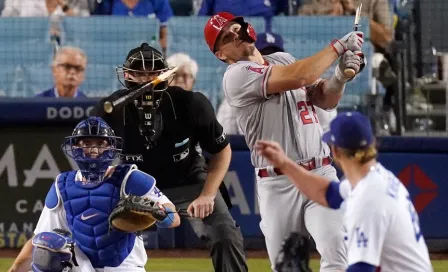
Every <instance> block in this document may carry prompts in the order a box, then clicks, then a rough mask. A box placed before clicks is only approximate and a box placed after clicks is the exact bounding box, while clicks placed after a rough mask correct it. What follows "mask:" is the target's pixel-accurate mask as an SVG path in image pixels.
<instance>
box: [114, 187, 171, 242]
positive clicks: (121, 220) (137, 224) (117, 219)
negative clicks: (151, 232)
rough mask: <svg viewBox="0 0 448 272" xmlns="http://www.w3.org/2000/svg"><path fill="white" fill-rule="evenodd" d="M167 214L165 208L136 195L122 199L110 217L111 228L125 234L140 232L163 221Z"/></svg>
mask: <svg viewBox="0 0 448 272" xmlns="http://www.w3.org/2000/svg"><path fill="white" fill-rule="evenodd" d="M166 217H167V213H166V212H165V209H164V208H163V206H161V205H160V206H159V205H158V203H155V202H154V201H151V200H149V199H147V198H143V197H140V196H135V195H127V196H125V197H123V198H122V199H120V201H119V202H118V204H117V206H116V207H115V209H114V210H113V211H112V213H111V214H110V216H109V225H110V227H111V228H113V229H115V230H119V231H125V232H131V233H133V232H138V231H142V230H145V229H147V228H149V227H150V226H152V225H153V224H154V223H155V222H156V221H163V220H164V219H165V218H166Z"/></svg>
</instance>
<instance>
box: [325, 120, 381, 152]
mask: <svg viewBox="0 0 448 272" xmlns="http://www.w3.org/2000/svg"><path fill="white" fill-rule="evenodd" d="M374 138H375V136H374V135H373V130H372V125H371V124H370V121H369V119H368V118H367V117H366V116H365V115H363V114H361V113H359V112H356V111H352V112H343V113H340V114H338V115H337V116H336V118H334V119H333V121H331V123H330V130H329V131H327V132H325V133H324V135H322V141H324V142H326V143H328V144H333V145H335V146H337V147H342V148H346V149H364V148H366V147H368V146H370V145H371V144H372V143H373V140H374Z"/></svg>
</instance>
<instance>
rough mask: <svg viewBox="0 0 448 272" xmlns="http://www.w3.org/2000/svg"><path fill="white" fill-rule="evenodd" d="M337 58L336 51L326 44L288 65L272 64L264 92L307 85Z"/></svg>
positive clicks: (269, 92)
mask: <svg viewBox="0 0 448 272" xmlns="http://www.w3.org/2000/svg"><path fill="white" fill-rule="evenodd" d="M337 58H338V55H337V53H336V51H335V50H334V49H333V48H332V47H331V46H328V47H326V48H325V49H323V50H321V51H320V52H318V53H317V54H315V55H313V56H311V57H308V58H304V59H301V60H298V61H296V62H294V63H291V64H289V65H274V66H273V67H272V68H271V73H270V75H269V79H268V83H267V90H266V92H267V93H268V94H273V93H280V92H286V91H289V90H294V89H299V88H302V87H305V86H309V85H311V84H313V83H314V82H315V81H316V80H318V79H319V78H320V77H321V76H322V74H323V73H324V72H325V71H326V70H327V69H328V68H330V66H331V65H332V64H333V62H334V61H335V60H336V59H337Z"/></svg>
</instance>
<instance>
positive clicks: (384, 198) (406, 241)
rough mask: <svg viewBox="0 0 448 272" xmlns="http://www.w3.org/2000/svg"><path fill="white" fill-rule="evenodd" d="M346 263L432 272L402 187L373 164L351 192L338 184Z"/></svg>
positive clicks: (395, 271)
mask: <svg viewBox="0 0 448 272" xmlns="http://www.w3.org/2000/svg"><path fill="white" fill-rule="evenodd" d="M340 193H341V196H342V197H343V198H344V199H345V203H344V209H345V220H344V221H345V227H346V231H347V237H346V242H347V247H348V264H349V265H352V264H355V263H358V262H365V263H368V264H370V265H374V266H377V267H381V272H404V271H406V272H413V271H415V272H417V271H418V272H428V271H433V270H432V266H431V261H430V259H429V254H428V248H427V246H426V244H425V240H424V238H423V235H422V233H421V230H420V225H419V220H418V214H417V212H416V211H415V209H414V205H413V204H412V201H411V199H410V196H409V192H408V190H407V189H406V187H404V185H403V184H402V183H401V182H400V181H399V180H398V178H396V177H395V176H394V174H393V173H392V172H390V171H388V170H387V169H385V168H384V167H383V166H382V165H381V164H379V163H377V164H376V166H374V167H372V169H371V171H370V172H369V173H368V174H367V175H366V176H365V177H364V178H363V179H362V180H361V181H360V182H359V183H358V184H357V185H356V186H355V188H354V189H353V190H352V189H351V185H350V183H349V182H348V181H347V180H344V181H342V183H341V187H340Z"/></svg>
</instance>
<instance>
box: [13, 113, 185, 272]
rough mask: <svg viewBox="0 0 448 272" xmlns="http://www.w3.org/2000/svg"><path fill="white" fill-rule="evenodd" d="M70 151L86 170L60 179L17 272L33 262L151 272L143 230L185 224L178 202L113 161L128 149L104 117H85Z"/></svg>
mask: <svg viewBox="0 0 448 272" xmlns="http://www.w3.org/2000/svg"><path fill="white" fill-rule="evenodd" d="M62 148H63V150H64V151H65V153H66V154H67V156H68V157H70V158H71V159H73V160H74V161H75V162H76V164H77V165H78V167H79V170H77V171H69V172H64V173H61V174H59V175H58V176H57V177H56V180H55V182H54V183H53V185H52V186H51V188H50V190H49V192H48V194H47V196H46V198H45V207H44V209H43V210H42V214H41V216H40V218H39V221H38V223H37V226H36V229H35V230H34V233H35V234H36V236H35V237H34V239H31V240H30V241H28V242H27V243H26V244H25V246H24V247H23V249H22V251H21V252H20V254H19V256H18V257H17V259H16V260H15V262H14V264H13V266H12V267H11V269H10V271H19V270H20V271H22V270H24V269H28V268H29V267H30V263H31V261H32V262H33V264H32V265H33V269H35V271H45V272H59V271H82V272H90V271H97V269H105V270H107V271H142V272H143V271H145V269H144V267H145V264H146V261H147V256H146V250H145V247H144V243H143V240H142V239H138V238H137V233H136V232H139V231H142V230H144V229H146V228H148V227H149V226H151V225H153V224H156V225H157V226H158V227H162V228H170V227H176V226H178V225H179V224H180V219H179V215H178V214H177V213H176V212H175V207H174V205H173V204H172V202H171V201H170V200H169V199H168V198H167V197H166V196H165V195H164V194H163V193H162V192H160V190H159V189H158V188H157V187H156V180H155V179H154V178H153V177H152V176H150V175H148V174H146V173H143V172H141V171H139V170H138V169H137V166H135V165H132V164H123V165H118V166H111V164H112V161H113V160H115V159H116V158H117V157H118V156H119V155H120V154H121V138H120V137H117V136H115V133H114V131H113V130H112V129H111V127H110V126H109V125H108V124H107V123H106V122H104V120H103V119H101V118H99V117H89V118H88V119H86V120H83V121H81V122H80V123H79V124H78V125H77V126H76V127H75V129H74V130H73V133H72V135H71V136H68V137H66V138H65V141H64V143H63V145H62ZM54 229H64V230H67V231H68V232H67V233H62V234H61V232H55V231H53V230H54ZM33 246H34V251H33ZM74 253H76V263H77V264H78V265H76V264H75V263H74V259H73V258H72V257H73V255H74ZM32 259H33V260H32ZM73 264H75V265H73ZM64 269H65V270H64ZM67 269H71V270H67Z"/></svg>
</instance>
